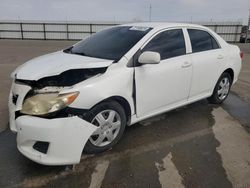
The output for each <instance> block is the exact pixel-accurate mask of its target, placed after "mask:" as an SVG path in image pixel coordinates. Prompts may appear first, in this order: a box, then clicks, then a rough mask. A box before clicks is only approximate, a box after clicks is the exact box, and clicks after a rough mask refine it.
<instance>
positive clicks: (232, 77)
mask: <svg viewBox="0 0 250 188" xmlns="http://www.w3.org/2000/svg"><path fill="white" fill-rule="evenodd" d="M225 72H227V73H228V74H229V75H230V77H231V79H232V82H233V81H234V71H233V69H232V68H228V69H226V70H225V71H224V72H223V73H225ZM223 73H222V74H223Z"/></svg>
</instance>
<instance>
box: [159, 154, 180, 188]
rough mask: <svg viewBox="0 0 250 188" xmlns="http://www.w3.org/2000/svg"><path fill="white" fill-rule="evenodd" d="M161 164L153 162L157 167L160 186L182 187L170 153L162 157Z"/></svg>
mask: <svg viewBox="0 0 250 188" xmlns="http://www.w3.org/2000/svg"><path fill="white" fill-rule="evenodd" d="M162 161H163V164H159V163H155V166H156V167H157V169H158V171H159V172H158V174H159V181H160V184H161V186H162V187H163V188H164V187H166V188H171V187H174V188H182V187H184V185H183V184H182V177H181V176H180V174H179V173H178V170H177V168H176V166H175V165H174V163H173V162H172V153H169V154H168V155H167V156H166V157H165V158H163V160H162ZM162 169H164V170H162Z"/></svg>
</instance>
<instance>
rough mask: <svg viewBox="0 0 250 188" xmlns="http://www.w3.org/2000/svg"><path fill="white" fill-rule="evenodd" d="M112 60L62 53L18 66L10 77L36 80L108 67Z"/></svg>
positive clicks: (41, 57) (35, 59)
mask: <svg viewBox="0 0 250 188" xmlns="http://www.w3.org/2000/svg"><path fill="white" fill-rule="evenodd" d="M112 62H113V61H112V60H107V59H99V58H92V57H87V56H81V55H75V54H68V53H64V52H63V51H59V52H55V53H51V54H47V55H43V56H40V57H37V58H34V59H32V60H30V61H28V62H26V63H24V64H23V65H21V66H19V67H18V68H17V69H16V70H15V71H14V72H13V73H12V74H11V76H12V77H13V78H14V77H16V78H17V79H22V80H38V79H40V78H43V77H48V76H54V75H58V74H60V73H62V72H64V71H67V70H71V69H86V68H101V67H108V66H109V65H111V64H112Z"/></svg>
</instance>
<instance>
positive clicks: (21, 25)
mask: <svg viewBox="0 0 250 188" xmlns="http://www.w3.org/2000/svg"><path fill="white" fill-rule="evenodd" d="M20 30H21V39H22V40H23V23H22V22H21V23H20Z"/></svg>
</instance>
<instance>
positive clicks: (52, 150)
mask: <svg viewBox="0 0 250 188" xmlns="http://www.w3.org/2000/svg"><path fill="white" fill-rule="evenodd" d="M16 128H17V148H18V150H19V151H20V152H21V153H22V154H23V155H24V156H26V157H27V158H29V159H31V160H33V161H35V162H37V163H40V164H45V165H66V164H76V163H79V162H80V158H81V154H82V150H83V148H84V146H85V144H86V142H87V141H88V139H89V137H90V136H91V135H92V133H93V132H94V131H95V130H96V129H97V127H96V126H95V125H93V124H90V123H88V122H87V121H85V120H83V119H80V118H79V117H77V116H73V117H66V118H57V119H45V118H40V117H34V116H20V117H18V118H17V119H16Z"/></svg>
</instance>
